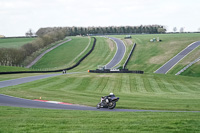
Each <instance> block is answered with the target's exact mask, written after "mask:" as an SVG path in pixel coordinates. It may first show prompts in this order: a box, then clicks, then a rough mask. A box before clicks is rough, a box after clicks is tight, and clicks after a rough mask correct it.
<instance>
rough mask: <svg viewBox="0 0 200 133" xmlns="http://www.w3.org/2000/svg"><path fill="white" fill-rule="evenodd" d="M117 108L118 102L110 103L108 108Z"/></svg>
mask: <svg viewBox="0 0 200 133" xmlns="http://www.w3.org/2000/svg"><path fill="white" fill-rule="evenodd" d="M115 106H116V102H115V101H112V102H110V103H109V104H108V108H109V109H114V108H115Z"/></svg>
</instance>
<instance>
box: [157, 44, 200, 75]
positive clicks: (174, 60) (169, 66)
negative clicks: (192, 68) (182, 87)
mask: <svg viewBox="0 0 200 133" xmlns="http://www.w3.org/2000/svg"><path fill="white" fill-rule="evenodd" d="M199 45H200V41H198V42H194V43H192V44H190V45H189V46H187V47H186V48H185V49H184V50H182V51H181V52H180V53H178V54H177V55H176V56H174V57H173V58H172V59H171V60H169V61H168V62H167V63H165V64H164V65H163V66H162V67H160V68H159V69H158V70H156V71H155V72H154V73H161V74H166V73H167V72H168V71H169V70H170V69H172V68H173V67H174V66H175V65H176V64H177V63H178V62H179V61H181V60H182V59H183V58H184V57H185V56H187V55H188V54H189V53H190V52H191V51H193V50H194V49H195V48H197V47H198V46H199Z"/></svg>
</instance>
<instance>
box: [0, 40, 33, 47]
mask: <svg viewBox="0 0 200 133" xmlns="http://www.w3.org/2000/svg"><path fill="white" fill-rule="evenodd" d="M34 39H35V38H9V39H0V48H19V47H21V46H22V45H24V44H26V43H29V42H31V41H33V40H34Z"/></svg>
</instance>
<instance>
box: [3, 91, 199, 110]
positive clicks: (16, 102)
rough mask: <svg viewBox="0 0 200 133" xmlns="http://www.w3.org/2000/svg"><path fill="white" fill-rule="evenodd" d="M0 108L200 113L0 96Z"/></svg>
mask: <svg viewBox="0 0 200 133" xmlns="http://www.w3.org/2000/svg"><path fill="white" fill-rule="evenodd" d="M0 106H13V107H24V108H45V109H64V110H87V111H118V112H196V113H200V111H165V110H136V109H112V110H110V109H107V108H101V109H96V108H95V107H88V106H81V105H75V104H74V105H64V104H56V103H46V102H40V101H33V100H28V99H22V98H16V97H11V96H7V95H2V94H0Z"/></svg>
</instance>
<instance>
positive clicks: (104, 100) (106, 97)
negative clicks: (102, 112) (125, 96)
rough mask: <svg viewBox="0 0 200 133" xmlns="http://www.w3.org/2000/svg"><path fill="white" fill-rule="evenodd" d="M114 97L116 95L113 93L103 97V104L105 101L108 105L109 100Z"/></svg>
mask: <svg viewBox="0 0 200 133" xmlns="http://www.w3.org/2000/svg"><path fill="white" fill-rule="evenodd" d="M112 97H115V95H114V94H113V93H112V92H111V93H110V94H109V95H108V96H103V97H101V102H102V101H103V102H106V103H108V102H109V100H110V99H111V98H112Z"/></svg>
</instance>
